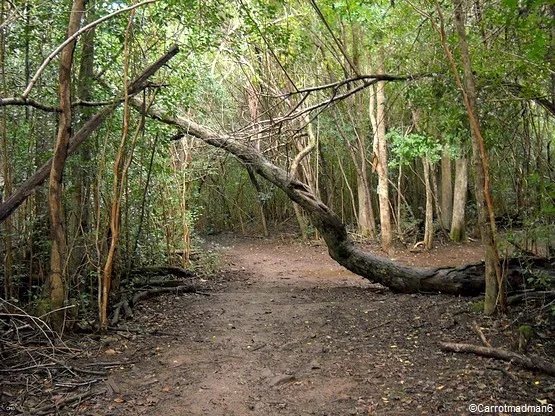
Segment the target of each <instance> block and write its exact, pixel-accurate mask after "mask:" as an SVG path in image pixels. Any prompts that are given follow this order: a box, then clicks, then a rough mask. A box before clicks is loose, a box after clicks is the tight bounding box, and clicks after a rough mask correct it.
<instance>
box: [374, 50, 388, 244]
mask: <svg viewBox="0 0 555 416" xmlns="http://www.w3.org/2000/svg"><path fill="white" fill-rule="evenodd" d="M378 71H379V72H380V73H383V72H384V64H383V51H379V52H378ZM384 90H385V82H378V83H377V87H376V89H375V98H376V115H375V119H374V120H373V123H372V124H373V128H374V143H375V145H374V148H375V151H376V154H375V157H377V162H378V163H377V171H378V201H379V204H380V241H381V246H382V250H383V251H385V252H386V253H388V254H389V253H391V251H392V246H391V239H392V236H391V212H390V207H389V178H388V166H387V142H386V138H385V133H386V128H385V91H384ZM370 100H371V102H372V98H371V99H370ZM370 118H371V120H372V118H373V115H372V114H371V116H370Z"/></svg>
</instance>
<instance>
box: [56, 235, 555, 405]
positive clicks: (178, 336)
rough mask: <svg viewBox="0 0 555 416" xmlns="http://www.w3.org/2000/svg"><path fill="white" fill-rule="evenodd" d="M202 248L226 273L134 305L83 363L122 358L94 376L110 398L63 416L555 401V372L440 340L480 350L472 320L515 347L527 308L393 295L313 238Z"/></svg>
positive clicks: (229, 240) (539, 337)
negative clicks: (187, 290)
mask: <svg viewBox="0 0 555 416" xmlns="http://www.w3.org/2000/svg"><path fill="white" fill-rule="evenodd" d="M370 248H371V247H370ZM205 249H206V250H216V251H218V252H219V253H221V256H222V258H223V264H222V267H221V269H222V271H221V273H219V274H217V275H215V276H212V277H211V278H205V279H198V280H197V281H196V283H198V284H199V285H200V286H201V287H202V289H201V291H202V293H197V294H171V295H164V296H160V297H158V298H155V299H152V300H149V301H146V302H144V303H142V304H140V305H139V306H138V307H137V309H136V313H135V317H134V319H133V321H130V322H126V323H124V324H122V325H121V328H122V329H124V328H126V327H127V328H132V330H131V331H125V330H122V331H118V332H113V333H111V334H110V335H109V336H107V337H103V338H102V339H101V340H100V341H98V342H97V344H96V345H97V349H96V350H94V351H92V352H91V358H90V359H89V360H88V362H89V363H90V362H92V363H94V362H96V363H107V362H113V363H118V365H117V366H116V367H115V368H113V369H112V370H111V372H110V376H109V378H108V380H106V381H105V382H104V383H99V384H96V387H95V388H98V389H100V388H107V390H108V393H107V394H104V395H99V396H95V397H92V398H89V399H87V400H83V401H81V402H80V403H78V404H75V405H74V408H73V409H71V412H70V413H68V414H79V415H114V416H115V415H153V416H156V415H163V416H171V415H236V416H242V415H264V416H266V415H330V416H331V415H395V416H399V415H437V414H446V415H459V414H460V415H464V414H470V413H469V412H468V410H467V409H468V406H469V405H470V404H472V403H475V404H484V405H503V404H507V405H509V404H515V405H523V404H529V405H539V404H540V403H553V400H554V392H555V379H554V378H553V377H549V376H546V375H543V374H535V373H533V372H530V371H528V370H523V369H521V368H518V367H515V366H513V365H511V364H509V363H504V362H500V361H495V360H492V359H486V358H481V357H477V356H473V355H461V354H459V355H457V354H450V353H443V352H441V351H440V350H439V347H438V343H439V342H440V341H452V342H469V343H473V344H480V341H479V339H478V337H477V335H476V333H475V332H473V330H472V329H471V324H472V322H473V321H477V322H478V323H479V325H480V326H481V327H482V330H483V332H484V334H485V336H486V337H487V338H488V339H489V340H490V342H491V343H492V344H493V345H494V346H498V347H504V348H511V347H514V346H515V345H516V344H515V340H517V339H518V335H517V333H515V327H518V325H519V324H520V323H521V321H522V319H524V318H523V317H524V316H525V315H526V310H524V309H523V307H521V308H520V309H515V310H513V312H511V314H510V315H509V316H506V317H501V318H486V317H484V316H482V315H481V314H480V312H479V310H478V309H479V308H477V307H476V305H477V302H478V301H479V298H476V299H469V298H456V297H451V296H443V295H399V294H392V293H391V292H389V291H388V290H387V289H385V288H383V287H381V286H379V285H375V284H371V283H369V282H368V281H366V280H364V279H362V278H360V277H358V276H356V275H353V274H352V273H350V272H348V271H347V270H345V269H344V268H342V267H341V266H339V265H337V264H336V263H335V262H334V261H333V260H331V259H330V258H329V257H328V255H327V252H326V247H325V246H323V245H318V244H316V245H306V244H302V243H300V242H298V241H296V240H287V239H271V240H267V239H258V238H235V237H234V236H233V235H220V236H217V237H215V238H213V239H212V242H210V243H207V246H206V247H205ZM480 254H481V250H480V248H479V246H478V245H477V244H468V245H462V246H454V245H449V246H445V247H442V248H439V249H435V250H432V251H431V252H429V253H410V252H402V253H398V255H397V256H396V259H397V260H398V261H402V262H405V263H409V264H413V265H418V266H442V265H443V266H446V265H460V264H466V263H471V262H476V261H479V260H480ZM529 307H531V305H529ZM542 316H543V315H542ZM538 319H539V318H538ZM541 319H544V318H543V317H542V318H541ZM549 324H550V323H549V322H544V321H541V322H536V323H535V326H536V328H539V329H540V330H539V331H538V332H537V333H536V335H535V337H534V339H533V340H532V341H531V342H530V345H529V350H530V352H533V353H535V354H538V355H541V356H543V357H544V358H550V357H551V358H553V352H554V349H553V339H552V338H550V336H551V335H552V334H551V333H549V332H545V333H544V332H541V331H542V330H545V331H548V328H549ZM542 328H543V329H542ZM83 365H86V363H83ZM53 414H54V413H53ZM499 414H502V413H499Z"/></svg>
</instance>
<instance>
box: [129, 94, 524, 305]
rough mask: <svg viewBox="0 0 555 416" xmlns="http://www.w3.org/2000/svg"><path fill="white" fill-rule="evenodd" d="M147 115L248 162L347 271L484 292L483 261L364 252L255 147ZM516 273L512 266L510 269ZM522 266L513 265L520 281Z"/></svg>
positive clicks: (407, 287)
mask: <svg viewBox="0 0 555 416" xmlns="http://www.w3.org/2000/svg"><path fill="white" fill-rule="evenodd" d="M132 102H133V104H134V106H135V108H137V109H138V110H139V111H141V109H142V102H141V100H140V99H138V98H134V99H133V100H132ZM148 114H149V115H150V116H151V117H152V118H154V119H156V120H159V121H162V122H164V123H166V124H169V125H174V126H177V127H179V128H180V129H181V131H183V132H186V133H187V134H189V135H191V136H193V137H196V138H198V139H200V140H202V141H204V142H205V143H207V144H209V145H211V146H214V147H216V148H218V149H223V150H225V151H227V152H229V153H231V154H233V155H235V156H236V157H237V158H238V159H239V160H241V161H242V162H243V163H245V164H249V165H250V166H251V167H252V168H253V170H255V171H256V172H257V173H258V174H259V175H261V176H262V177H264V178H265V179H267V180H268V181H270V182H271V183H273V184H274V185H276V186H277V187H278V188H280V189H281V190H282V191H283V192H285V194H286V195H287V196H288V197H289V198H290V199H291V200H293V201H294V202H296V203H297V204H299V205H300V206H301V207H303V208H304V209H305V210H306V211H307V212H308V213H309V215H310V217H311V219H312V222H313V224H314V225H315V226H316V228H317V229H318V230H319V232H320V234H321V236H322V237H323V239H324V241H325V242H326V245H327V246H328V252H329V254H330V256H331V257H332V258H333V259H334V260H336V261H337V262H338V263H339V264H341V265H342V266H344V267H346V268H347V269H348V270H350V271H352V272H353V273H355V274H358V275H360V276H362V277H364V278H366V279H368V280H370V281H372V282H376V283H381V284H383V285H384V286H387V287H388V288H390V289H391V290H392V291H394V292H403V293H418V292H425V293H428V292H441V293H449V294H454V295H476V294H479V293H481V291H482V290H483V289H484V265H483V264H482V263H479V264H472V265H467V266H463V267H456V268H452V267H446V268H436V269H422V268H417V267H409V266H403V265H400V264H396V263H394V262H392V261H391V260H389V259H387V258H383V257H379V256H376V255H373V254H370V253H365V252H363V251H362V250H360V249H359V248H358V247H356V246H355V244H354V243H353V241H352V240H351V239H350V238H349V237H348V234H347V230H346V228H345V226H344V224H343V223H342V222H341V220H340V218H339V217H338V216H337V215H336V214H335V213H334V212H333V211H332V210H331V209H330V208H329V207H327V206H326V205H325V204H324V203H323V202H322V201H320V200H319V199H318V198H317V197H316V196H315V195H314V193H313V192H312V190H311V189H310V187H308V186H307V185H306V184H304V183H302V182H300V181H298V180H295V179H292V178H291V177H290V175H289V174H288V173H287V172H286V171H285V170H284V169H282V168H280V167H278V166H276V165H274V164H272V163H271V162H270V161H269V160H267V159H266V158H265V157H264V156H263V154H262V153H261V152H260V151H258V150H257V149H255V148H253V147H251V146H249V145H247V144H244V143H242V142H240V141H237V140H235V139H233V138H232V137H230V136H228V135H225V134H218V133H215V132H213V131H212V130H210V129H208V128H206V127H204V126H201V125H199V124H197V123H195V122H194V121H191V120H189V119H188V118H187V117H185V116H184V115H177V116H173V115H170V114H167V113H166V112H164V111H162V110H160V109H157V108H155V107H151V108H150V109H149V110H148ZM510 269H511V270H513V268H512V267H510ZM519 273H520V268H519V266H518V265H515V266H514V272H509V274H514V275H515V277H516V278H517V279H519V278H522V276H519Z"/></svg>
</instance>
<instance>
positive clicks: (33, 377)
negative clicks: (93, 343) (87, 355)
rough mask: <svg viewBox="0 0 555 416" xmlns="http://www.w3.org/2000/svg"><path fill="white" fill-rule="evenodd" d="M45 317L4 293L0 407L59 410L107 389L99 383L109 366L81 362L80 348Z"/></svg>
mask: <svg viewBox="0 0 555 416" xmlns="http://www.w3.org/2000/svg"><path fill="white" fill-rule="evenodd" d="M46 318H47V317H46V316H42V317H37V316H33V315H29V314H28V313H26V312H25V311H24V310H22V309H21V308H19V307H18V306H17V305H15V304H13V303H10V302H8V301H6V300H4V299H2V298H0V363H1V364H0V380H1V381H0V387H1V388H0V392H1V393H0V403H1V404H2V410H1V411H6V412H7V413H8V414H11V412H13V413H14V414H15V413H23V414H30V415H46V414H53V413H56V414H58V413H59V411H60V409H62V408H64V407H69V406H71V407H72V409H73V408H75V407H77V406H82V405H83V403H84V402H85V401H86V400H87V399H89V398H90V397H92V396H95V395H98V394H102V393H104V389H98V388H96V387H95V385H96V384H97V383H99V382H102V381H103V380H105V379H106V377H107V374H108V373H107V371H106V367H105V366H103V364H102V363H99V365H98V366H97V365H95V364H92V365H91V364H89V365H87V366H85V367H83V368H82V367H80V366H79V365H77V364H76V362H77V360H78V359H79V358H80V356H82V355H83V354H82V352H81V350H80V349H79V348H75V347H70V346H68V345H67V344H66V343H65V342H64V341H63V340H62V339H61V337H60V336H59V335H57V334H56V333H55V332H54V331H52V329H51V328H50V327H49V326H48V324H47V323H46V321H45V319H46ZM1 411H0V413H1ZM72 412H74V410H72Z"/></svg>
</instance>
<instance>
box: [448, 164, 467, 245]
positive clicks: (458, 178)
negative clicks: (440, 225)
mask: <svg viewBox="0 0 555 416" xmlns="http://www.w3.org/2000/svg"><path fill="white" fill-rule="evenodd" d="M467 192H468V161H467V160H466V158H465V157H461V158H460V159H457V160H456V161H455V193H454V195H453V216H452V220H451V233H450V236H451V239H452V240H453V241H456V242H458V243H460V242H462V241H464V240H466V220H465V209H466V194H467Z"/></svg>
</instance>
